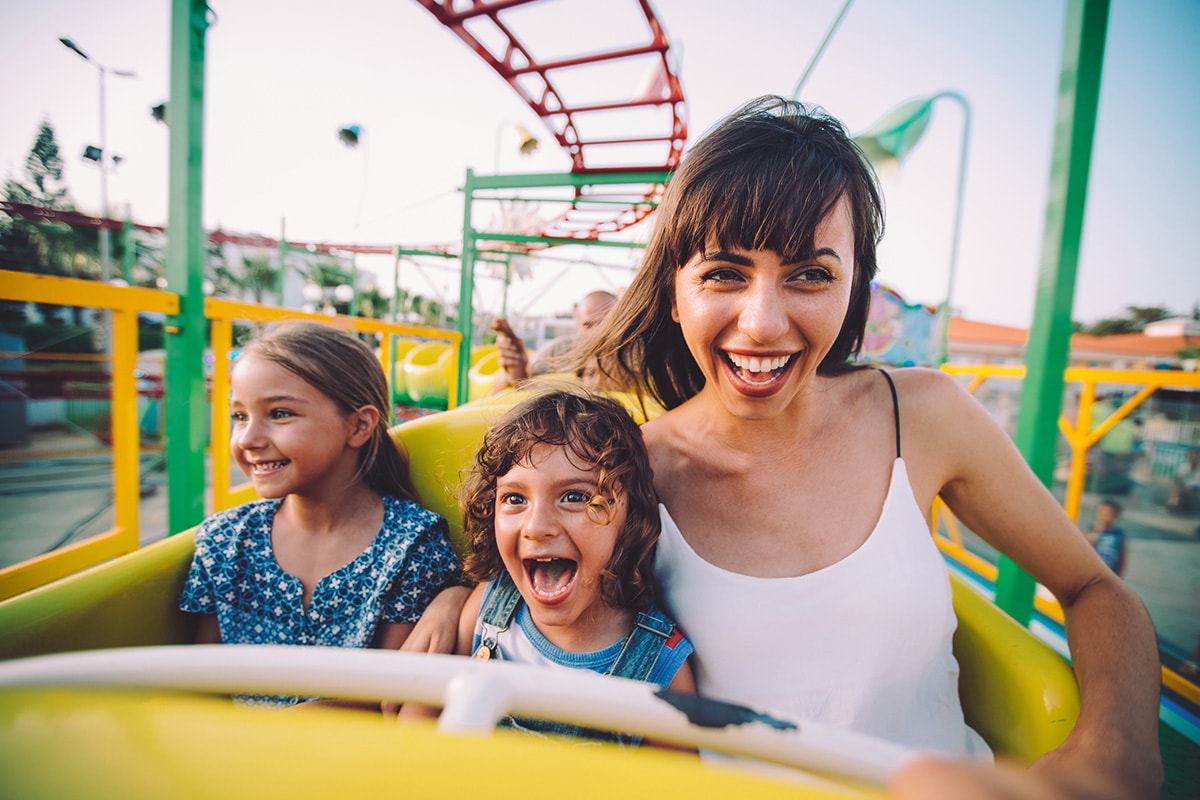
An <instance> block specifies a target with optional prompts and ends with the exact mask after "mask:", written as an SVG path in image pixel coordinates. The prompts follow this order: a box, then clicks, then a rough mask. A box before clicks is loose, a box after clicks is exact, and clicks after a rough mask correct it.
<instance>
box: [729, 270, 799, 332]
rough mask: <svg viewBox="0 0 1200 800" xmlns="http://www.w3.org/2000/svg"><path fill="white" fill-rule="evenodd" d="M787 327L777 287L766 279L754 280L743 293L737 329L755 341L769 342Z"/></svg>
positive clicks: (781, 299)
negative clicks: (747, 290)
mask: <svg viewBox="0 0 1200 800" xmlns="http://www.w3.org/2000/svg"><path fill="white" fill-rule="evenodd" d="M787 328H788V317H787V311H786V309H785V308H784V304H783V298H782V297H781V296H780V294H779V289H778V287H776V286H775V285H774V284H772V283H770V282H768V281H758V282H756V283H755V284H754V285H753V286H752V287H751V289H750V291H749V292H747V293H746V294H745V295H744V299H743V305H742V309H741V314H740V316H739V317H738V329H739V330H740V331H741V332H742V333H744V334H746V335H747V336H749V337H750V338H751V339H753V340H754V341H755V342H758V343H760V344H769V343H771V342H773V341H775V340H777V339H778V338H780V337H781V336H783V335H784V333H786V332H787Z"/></svg>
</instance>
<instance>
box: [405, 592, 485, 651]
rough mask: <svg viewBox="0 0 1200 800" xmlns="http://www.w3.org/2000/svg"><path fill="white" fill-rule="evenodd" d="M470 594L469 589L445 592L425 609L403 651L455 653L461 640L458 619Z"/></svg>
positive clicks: (406, 640)
mask: <svg viewBox="0 0 1200 800" xmlns="http://www.w3.org/2000/svg"><path fill="white" fill-rule="evenodd" d="M470 594H471V589H470V588H468V587H466V586H451V587H450V588H448V589H443V590H442V591H441V593H440V594H438V596H437V597H435V598H433V602H431V603H430V604H429V605H428V606H427V607H426V608H425V613H423V614H422V615H421V618H420V619H419V620H417V624H416V627H414V628H413V630H412V633H410V634H409V635H408V638H407V639H405V640H404V644H403V646H401V648H400V652H402V653H441V654H443V655H450V654H452V653H453V652H454V648H455V645H456V644H457V641H458V618H459V616H460V615H461V614H462V609H463V606H464V605H465V604H466V602H467V598H468V597H469V596H470Z"/></svg>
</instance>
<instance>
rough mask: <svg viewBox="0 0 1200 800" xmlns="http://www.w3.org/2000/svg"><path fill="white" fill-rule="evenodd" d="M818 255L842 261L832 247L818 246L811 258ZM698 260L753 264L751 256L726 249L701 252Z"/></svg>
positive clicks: (742, 264)
mask: <svg viewBox="0 0 1200 800" xmlns="http://www.w3.org/2000/svg"><path fill="white" fill-rule="evenodd" d="M820 256H832V257H833V258H835V259H837V262H838V263H839V264H840V263H842V256H841V254H839V253H838V251H837V250H834V249H833V248H832V247H820V248H818V249H817V250H816V252H814V253H813V255H812V257H813V258H819V257H820ZM700 260H701V261H726V262H728V263H730V264H738V265H740V266H743V267H751V266H754V261H753V260H752V259H751V258H749V257H748V256H744V255H742V254H740V253H731V252H729V251H728V250H710V251H708V252H705V253H702V254H701V255H700ZM807 260H808V259H805V258H798V259H796V260H795V261H791V262H788V263H789V264H799V263H800V262H801V261H807Z"/></svg>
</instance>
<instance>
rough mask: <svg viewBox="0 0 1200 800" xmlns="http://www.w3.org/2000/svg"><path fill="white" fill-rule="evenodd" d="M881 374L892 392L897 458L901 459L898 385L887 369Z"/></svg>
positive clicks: (881, 371)
mask: <svg viewBox="0 0 1200 800" xmlns="http://www.w3.org/2000/svg"><path fill="white" fill-rule="evenodd" d="M879 374H880V375H882V376H883V377H884V378H886V379H887V384H888V389H890V390H891V391H892V416H894V417H895V418H896V458H899V457H900V398H899V397H897V396H896V384H895V382H894V381H893V380H892V376H891V375H889V374H888V373H887V370H886V369H881V370H879Z"/></svg>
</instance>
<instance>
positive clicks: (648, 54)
mask: <svg viewBox="0 0 1200 800" xmlns="http://www.w3.org/2000/svg"><path fill="white" fill-rule="evenodd" d="M564 1H565V0H555V2H556V4H557V5H558V6H559V7H562V6H563V4H564ZM572 1H573V2H574V3H575V4H576V5H577V6H579V7H581V8H582V7H584V6H587V7H588V8H589V10H593V11H594V12H595V13H597V14H599V13H609V14H611V13H613V10H614V9H615V8H617V6H618V5H619V4H620V3H621V2H624V3H628V4H630V6H629V7H631V8H633V9H635V10H636V11H638V12H640V14H641V16H642V17H643V18H644V20H645V23H646V28H645V30H644V31H637V30H633V31H630V34H631V38H632V37H634V36H637V35H639V34H640V35H641V36H642V38H641V39H640V40H634V41H631V42H629V43H628V44H626V45H624V46H620V47H611V46H599V47H596V48H594V50H593V51H591V52H588V54H586V55H580V56H577V57H573V58H557V59H540V58H538V56H537V54H536V53H534V52H533V49H532V47H531V46H530V45H529V44H527V43H525V42H523V41H522V40H521V39H520V38H519V37H518V36H517V35H516V34H515V33H514V32H513V27H514V25H516V24H519V23H520V22H521V18H520V16H519V15H514V14H506V12H509V11H513V10H516V9H518V8H519V7H526V8H530V7H537V6H538V5H539V4H540V5H541V6H549V5H550V3H549V2H543V1H542V0H490V2H489V1H488V0H417V2H418V3H420V4H421V5H422V6H423V7H425V8H426V9H427V10H428V11H429V12H430V13H431V14H433V16H434V17H435V18H437V20H438V21H439V22H441V23H442V24H443V25H445V26H446V27H447V28H449V29H450V30H452V31H454V33H455V34H456V35H457V36H458V37H459V38H460V39H462V40H463V41H464V42H466V44H467V46H468V47H470V48H471V49H472V50H473V51H474V52H475V53H476V54H477V55H478V56H479V57H480V58H482V59H483V60H484V62H486V63H487V64H488V65H489V66H490V67H492V69H494V70H495V71H496V72H497V74H499V75H500V77H501V78H503V79H504V80H505V81H506V82H507V83H508V85H509V86H511V87H512V88H513V90H514V91H515V92H516V93H517V95H518V96H519V97H520V98H521V99H522V100H524V101H525V103H526V104H527V105H528V106H529V108H530V109H532V110H533V112H534V113H535V114H537V115H538V116H539V117H540V118H541V119H542V121H543V122H544V123H545V125H546V127H547V128H548V129H549V130H550V131H551V133H552V134H553V135H554V138H555V140H556V141H557V142H558V143H559V146H560V147H562V148H563V150H564V151H565V152H566V153H567V155H568V156H570V158H571V172H572V173H575V174H579V175H587V174H596V173H622V172H668V171H671V170H674V169H675V167H677V166H678V165H679V160H680V157H681V156H682V155H683V148H684V144H685V143H686V142H687V121H686V116H685V112H686V104H685V102H684V98H683V88H682V86H681V84H680V81H679V77H678V75H676V74H675V72H674V69H673V67H672V64H671V59H670V58H668V53H669V52H670V43H669V42H668V41H667V36H666V33H665V32H664V31H663V28H662V25H661V24H659V22H658V19H657V18H656V17H655V15H654V11H653V9H651V7H650V3H649V0H572ZM579 23H580V24H578V25H576V26H575V27H574V28H572V29H571V30H570V32H569V34H568V33H567V32H564V34H563V35H564V36H567V35H569V36H570V37H571V38H570V41H571V42H572V43H573V44H575V43H577V44H578V46H579V47H580V48H585V47H586V46H587V44H588V41H587V39H588V28H587V25H586V24H583V23H586V20H579ZM485 33H486V34H488V36H487V39H488V41H491V42H493V43H494V42H504V43H505V44H504V45H503V47H496V46H495V45H494V47H493V49H489V48H488V46H487V45H486V44H485V43H484V41H483V40H482V39H481V38H480V36H483V35H484V34H485ZM476 34H479V35H478V36H477V35H476ZM493 50H502V51H503V52H494V51H493ZM631 59H641V60H647V59H649V61H648V66H651V67H652V68H654V69H657V70H658V72H657V73H654V72H651V73H650V74H651V75H652V76H653V78H654V79H653V80H652V81H650V82H649V87H650V88H649V89H648V90H646V89H644V88H643V87H640V86H639V87H631V89H632V91H631V92H630V93H629V94H628V96H627V97H626V98H625V99H618V100H616V101H606V102H579V103H571V102H568V101H567V99H566V97H565V95H567V94H568V92H567V91H566V88H565V86H566V85H565V84H564V83H562V82H561V81H559V80H557V79H558V78H559V77H560V76H562V77H564V78H569V74H570V72H571V71H572V70H579V69H598V70H603V69H604V68H605V67H611V66H614V65H617V64H621V63H626V62H628V61H630V60H631ZM606 88H608V89H610V90H613V91H616V90H618V89H619V84H618V83H617V82H614V83H612V84H611V85H609V86H607V87H606ZM634 91H640V92H641V93H640V94H639V95H635V94H634V93H633V92H634ZM637 109H662V110H663V111H665V114H663V115H659V117H658V118H657V119H654V120H652V121H653V122H654V123H658V122H660V121H664V120H665V122H663V127H664V128H666V130H665V131H664V130H662V129H660V128H656V129H653V130H650V129H644V130H635V131H629V132H628V133H627V134H626V135H623V136H611V135H606V136H599V135H596V136H588V135H586V134H585V133H584V131H586V130H587V128H588V123H589V121H590V120H592V119H595V118H596V117H608V118H610V119H611V117H612V116H614V115H616V114H617V113H618V112H621V111H627V110H637ZM651 116H653V115H651ZM631 124H632V123H631ZM655 145H659V146H658V147H654V146H655ZM630 146H637V147H636V148H635V149H636V150H637V151H638V152H639V153H646V154H647V155H646V157H644V158H642V159H640V160H638V159H628V160H626V161H622V162H620V163H621V166H598V165H597V162H599V161H602V160H603V159H602V157H594V156H595V155H596V154H600V153H603V152H604V151H605V150H610V149H612V148H626V149H627V150H626V151H628V148H630ZM610 151H611V150H610ZM655 153H658V154H659V155H657V156H655V155H654V154H655ZM661 191H662V187H661V186H659V185H652V184H645V183H641V184H636V183H631V184H628V185H615V186H607V187H603V188H600V189H595V188H593V187H589V186H584V187H582V188H581V189H579V190H576V192H575V195H574V199H573V202H572V203H571V204H570V207H569V208H568V209H567V210H566V211H565V212H564V213H563V214H562V215H560V216H559V217H558V218H556V219H554V220H551V221H549V222H545V223H541V224H540V227H539V228H538V229H537V230H536V231H526V232H527V233H537V234H540V235H544V236H549V237H555V238H563V239H578V240H581V241H586V240H589V239H596V238H598V236H599V234H601V233H612V232H615V231H619V230H622V229H623V228H627V227H629V226H630V225H633V224H635V223H637V222H640V221H641V220H643V219H644V218H645V217H647V216H648V215H649V214H651V213H652V212H653V211H654V209H655V208H656V207H657V206H656V201H657V199H658V196H659V194H660V193H661ZM0 211H3V212H5V213H8V214H11V215H13V216H21V217H26V218H29V219H41V220H44V221H48V222H65V223H67V224H70V225H75V226H80V227H94V228H108V229H109V230H111V231H119V230H120V229H121V227H122V224H123V223H122V221H121V220H116V219H102V218H99V217H93V216H89V215H87V214H81V213H79V212H76V211H56V210H51V209H44V208H38V207H36V206H28V205H24V204H21V203H11V202H7V201H0ZM134 227H135V228H137V229H138V230H143V231H153V232H162V231H163V227H162V226H157V225H141V224H135V225H134ZM208 238H209V240H210V241H212V242H215V243H224V242H230V243H234V244H240V245H245V246H251V247H267V248H273V247H278V246H279V242H278V240H277V239H273V238H271V237H268V236H262V235H258V234H238V233H228V232H225V231H220V230H218V231H211V232H209V234H208ZM288 244H289V245H290V246H292V247H295V248H297V249H300V248H304V249H309V250H312V251H315V252H323V253H331V252H333V253H336V252H338V251H341V252H351V251H353V252H357V253H364V254H368V253H369V254H378V255H389V254H391V252H392V248H391V246H390V245H366V244H330V243H327V242H323V243H307V242H299V241H296V242H288ZM433 249H436V250H443V249H446V250H448V249H449V248H444V247H442V246H438V247H436V248H433Z"/></svg>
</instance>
